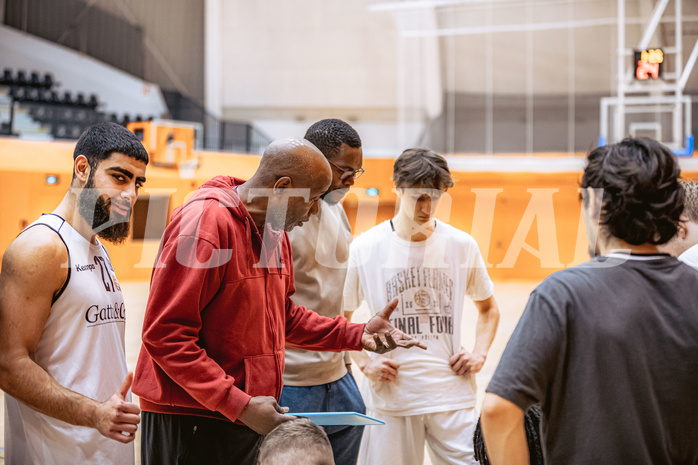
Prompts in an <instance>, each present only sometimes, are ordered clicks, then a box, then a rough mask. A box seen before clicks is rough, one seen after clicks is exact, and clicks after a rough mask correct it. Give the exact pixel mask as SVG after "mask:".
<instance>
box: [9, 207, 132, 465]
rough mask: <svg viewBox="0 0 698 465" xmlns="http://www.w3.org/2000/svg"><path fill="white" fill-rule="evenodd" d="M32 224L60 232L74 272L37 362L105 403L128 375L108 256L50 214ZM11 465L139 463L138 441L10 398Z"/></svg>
mask: <svg viewBox="0 0 698 465" xmlns="http://www.w3.org/2000/svg"><path fill="white" fill-rule="evenodd" d="M32 227H34V228H44V229H45V230H46V234H58V235H59V236H60V237H61V239H62V240H63V242H64V243H65V245H66V247H67V249H68V255H69V257H70V263H66V264H65V266H69V267H70V268H69V270H70V271H69V274H68V284H67V286H65V288H64V289H63V290H62V292H61V294H60V296H59V297H58V298H57V299H56V300H55V301H54V302H53V304H52V305H51V313H50V314H49V317H48V320H47V321H46V326H45V327H44V332H43V334H42V335H41V340H40V341H39V344H38V345H37V347H36V352H35V353H34V356H33V358H34V361H35V362H36V363H37V364H38V365H39V366H40V367H41V368H43V369H44V370H46V372H48V373H49V374H50V375H51V376H53V378H54V379H55V380H56V381H57V382H58V383H59V384H60V385H61V386H64V387H66V388H68V389H70V390H71V391H75V392H77V393H80V394H82V395H84V396H86V397H89V398H91V399H94V400H97V401H100V402H104V401H106V400H108V399H109V398H110V397H111V396H112V394H114V393H115V392H116V391H117V390H118V389H119V387H120V386H121V384H122V383H123V381H124V379H126V374H127V368H126V358H125V355H124V332H125V329H126V328H125V321H126V320H125V318H126V313H125V308H124V298H123V295H122V294H121V288H120V286H119V282H118V281H117V280H116V276H115V274H114V269H113V268H112V265H111V262H110V261H109V255H108V254H107V251H106V249H105V248H104V246H102V244H101V243H99V241H97V243H96V244H93V243H91V242H90V241H88V240H87V239H85V238H84V237H83V236H81V235H80V233H78V232H77V231H76V230H75V229H73V228H72V227H71V226H70V225H69V224H68V223H67V222H65V221H64V220H63V219H62V218H60V217H59V216H56V215H43V216H42V217H41V218H40V219H38V220H37V221H35V222H34V223H32V224H31V225H29V228H32ZM27 229H28V228H27ZM49 229H52V230H53V231H54V232H51V231H50V230H49ZM127 400H129V401H130V395H129V398H128V399H127ZM5 461H6V463H7V464H8V465H39V464H41V465H65V464H81V465H83V464H93V465H103V464H114V465H133V463H134V461H135V456H134V447H133V443H131V444H122V443H120V442H117V441H114V440H112V439H108V438H106V437H104V436H102V435H101V434H100V433H99V431H97V430H96V429H94V428H88V427H84V426H73V425H70V424H68V423H65V422H63V421H61V420H57V419H55V418H52V417H49V416H47V415H44V414H42V413H39V412H37V411H36V410H34V409H32V408H31V407H28V406H27V405H25V404H23V403H21V402H19V401H17V400H16V399H14V398H13V397H11V396H9V395H5Z"/></svg>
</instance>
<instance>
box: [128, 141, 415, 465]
mask: <svg viewBox="0 0 698 465" xmlns="http://www.w3.org/2000/svg"><path fill="white" fill-rule="evenodd" d="M331 176H332V174H331V170H330V165H329V163H328V162H327V160H326V158H325V157H324V155H323V154H322V153H321V152H320V151H319V150H318V149H317V148H316V147H315V146H314V145H312V144H311V143H310V142H308V141H306V140H304V139H288V140H282V141H276V142H274V143H272V144H271V145H270V146H269V147H268V148H267V150H266V151H265V153H264V155H263V157H262V160H261V161H260V165H259V168H258V170H257V172H256V173H255V174H254V175H253V176H252V178H251V179H249V180H248V181H243V180H241V179H236V178H232V177H226V176H218V177H216V178H213V179H212V180H210V181H208V182H206V183H204V184H203V185H202V186H201V188H199V189H198V190H197V191H196V192H195V193H194V195H193V196H192V197H191V198H190V199H189V200H188V201H187V202H185V203H184V205H182V206H181V207H180V208H178V209H176V210H175V211H174V212H173V213H172V218H171V222H170V224H169V225H168V226H167V229H166V230H165V233H164V235H163V240H162V243H161V246H160V251H159V252H158V257H157V259H156V264H155V268H154V270H153V275H152V279H151V287H150V295H149V298H148V305H147V308H146V313H145V320H144V323H143V346H142V348H141V353H140V356H139V357H138V365H137V367H136V376H135V381H134V384H133V392H134V393H135V394H137V395H138V396H139V397H140V402H141V409H142V410H143V414H142V419H143V427H142V440H141V462H142V464H143V465H155V464H158V465H159V464H162V465H170V464H172V463H191V464H199V463H206V464H207V465H208V464H218V463H220V464H223V463H225V464H231V463H235V464H250V465H253V464H254V463H255V461H256V455H257V450H258V447H259V444H260V442H261V440H262V438H263V435H265V434H267V433H269V432H270V431H271V430H272V429H274V427H276V426H277V425H279V424H280V423H283V422H285V421H289V420H292V419H293V418H294V417H292V416H287V415H284V413H286V412H287V411H288V409H286V408H283V407H280V406H279V404H278V403H277V399H278V398H279V396H280V394H281V388H282V380H281V375H282V373H283V371H284V348H285V343H288V344H289V345H292V346H295V347H301V348H304V349H309V350H329V351H341V350H360V349H361V348H363V349H367V350H372V351H376V352H380V353H382V352H387V351H389V350H392V349H394V348H396V347H406V348H408V347H413V346H420V347H422V348H425V347H424V346H423V345H421V344H420V343H418V342H417V341H416V340H414V339H412V338H411V337H410V336H408V335H406V334H404V333H402V332H400V331H398V330H397V329H395V328H393V327H392V326H391V325H390V323H389V322H388V319H389V317H390V313H392V311H393V310H394V308H395V305H396V302H397V301H394V302H392V303H391V304H390V305H388V306H387V307H386V308H385V309H384V310H383V312H381V313H380V314H379V315H377V316H376V317H374V318H373V319H372V320H370V321H369V322H368V323H367V324H366V325H365V327H364V325H360V324H352V323H348V322H347V321H346V319H345V318H344V317H341V316H340V317H336V318H334V319H330V318H326V317H322V316H320V315H318V314H317V313H315V312H313V311H310V310H307V309H306V308H305V307H303V306H299V305H295V304H294V303H293V302H292V301H291V299H290V296H291V295H292V294H293V292H294V284H293V282H294V281H293V260H292V257H291V246H290V243H289V239H288V236H287V234H286V233H285V232H284V231H290V230H291V229H293V228H294V227H295V226H297V225H300V224H302V223H303V222H305V221H307V220H308V218H309V217H310V215H312V214H314V213H316V212H317V210H318V205H317V202H318V200H319V199H320V196H321V195H322V194H324V193H325V192H326V191H327V189H328V188H329V186H330V181H331ZM337 292H341V290H337Z"/></svg>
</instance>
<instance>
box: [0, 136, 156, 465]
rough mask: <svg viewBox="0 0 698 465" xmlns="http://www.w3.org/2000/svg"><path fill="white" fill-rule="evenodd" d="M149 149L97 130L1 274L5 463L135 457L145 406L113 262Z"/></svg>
mask: <svg viewBox="0 0 698 465" xmlns="http://www.w3.org/2000/svg"><path fill="white" fill-rule="evenodd" d="M147 164H148V153H147V152H146V150H145V148H143V145H142V144H141V143H140V141H139V140H138V138H137V137H136V136H135V135H134V134H133V133H131V132H130V131H128V130H127V129H126V128H124V127H123V126H119V125H117V124H114V123H100V124H97V125H95V126H92V127H90V128H89V129H87V131H85V133H83V135H82V136H81V137H80V139H79V140H78V142H77V145H76V147H75V151H74V154H73V179H72V182H71V184H70V188H69V189H68V192H67V193H66V194H65V197H64V198H63V200H62V201H61V203H60V204H59V205H58V207H57V208H56V209H55V210H53V212H52V213H49V214H46V215H42V216H41V217H40V218H39V219H37V220H36V221H34V222H33V223H32V224H30V225H29V226H28V227H27V228H26V229H24V231H22V232H21V233H20V234H19V236H17V238H16V239H15V240H14V241H13V242H12V243H11V244H10V246H9V247H8V249H7V250H6V251H5V254H4V256H3V261H2V273H1V274H0V334H2V337H0V388H1V389H2V390H3V391H5V393H6V395H5V461H6V463H7V464H8V465H10V464H11V465H25V464H44V465H53V464H56V465H60V464H65V463H80V464H95V465H97V464H120V465H121V464H125V465H132V464H133V463H134V460H135V456H134V448H133V440H134V438H135V433H136V430H137V428H138V423H139V422H140V416H139V415H140V408H139V407H138V406H137V405H135V404H132V403H130V402H129V400H130V395H129V393H128V391H129V388H130V386H131V380H132V378H133V375H132V374H131V373H127V369H126V358H125V354H124V331H125V308H124V299H123V296H122V294H121V288H120V287H119V282H118V281H117V279H116V276H115V274H114V269H113V268H112V265H111V262H110V260H109V254H108V253H107V250H106V249H105V248H104V246H103V245H102V243H101V242H100V240H99V239H98V238H97V237H98V236H99V237H100V238H102V239H104V240H107V241H109V242H113V243H121V242H123V241H124V240H125V239H126V237H127V236H128V234H129V217H130V215H131V210H132V208H133V205H134V204H135V202H136V199H137V198H138V190H139V188H140V187H142V186H143V183H145V169H146V165H147Z"/></svg>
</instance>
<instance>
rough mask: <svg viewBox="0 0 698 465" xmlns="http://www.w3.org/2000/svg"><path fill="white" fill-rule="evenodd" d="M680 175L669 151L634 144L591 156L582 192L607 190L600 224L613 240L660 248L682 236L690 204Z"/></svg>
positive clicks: (645, 142)
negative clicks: (683, 214) (680, 226)
mask: <svg viewBox="0 0 698 465" xmlns="http://www.w3.org/2000/svg"><path fill="white" fill-rule="evenodd" d="M680 174H681V169H680V168H679V163H678V160H677V158H676V156H675V155H674V154H673V153H671V151H670V150H669V149H668V148H666V147H665V146H663V145H662V144H660V143H659V142H657V141H654V140H652V139H648V138H638V139H632V138H628V139H624V140H623V141H621V142H619V143H617V144H613V145H608V146H605V147H599V148H597V149H595V150H592V151H591V153H589V156H588V164H587V166H586V168H585V169H584V175H583V176H582V187H584V188H586V187H591V188H593V189H603V200H602V202H603V203H602V209H601V218H600V222H601V224H602V225H604V226H605V227H606V228H607V232H608V233H609V234H612V235H613V236H615V237H617V238H619V239H622V240H624V241H625V242H627V243H629V244H632V245H641V244H647V243H649V244H653V245H659V244H664V243H666V242H668V241H669V240H670V239H671V238H672V237H673V236H674V235H675V234H676V231H677V226H678V222H679V216H680V215H681V212H682V210H683V202H684V190H683V189H682V188H681V186H680V184H679V180H678V179H679V176H680ZM584 202H585V205H586V202H588V198H587V197H586V196H585V197H584Z"/></svg>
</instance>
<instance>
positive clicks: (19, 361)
mask: <svg viewBox="0 0 698 465" xmlns="http://www.w3.org/2000/svg"><path fill="white" fill-rule="evenodd" d="M0 379H2V382H1V384H2V386H0V387H2V390H3V391H5V392H6V393H7V394H9V395H11V396H12V397H14V398H15V399H17V400H19V401H20V402H22V403H24V404H26V405H28V406H29V407H31V408H32V409H34V410H36V411H37V412H40V413H43V414H44V415H48V416H50V417H53V418H56V419H58V420H61V421H64V422H66V423H69V424H71V425H77V426H88V427H91V428H94V427H95V426H96V411H97V408H98V406H99V402H97V401H96V400H93V399H90V398H89V397H86V396H83V395H82V394H78V393H77V392H74V391H71V390H70V389H68V388H66V387H64V386H61V385H60V384H59V383H58V381H56V380H55V379H54V378H53V377H52V376H51V375H49V374H48V373H47V372H46V371H44V370H43V369H42V368H41V367H40V366H39V365H37V364H36V363H35V362H34V361H33V360H32V359H30V358H29V357H18V358H16V359H14V360H12V361H8V362H4V363H2V369H1V370H0Z"/></svg>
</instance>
